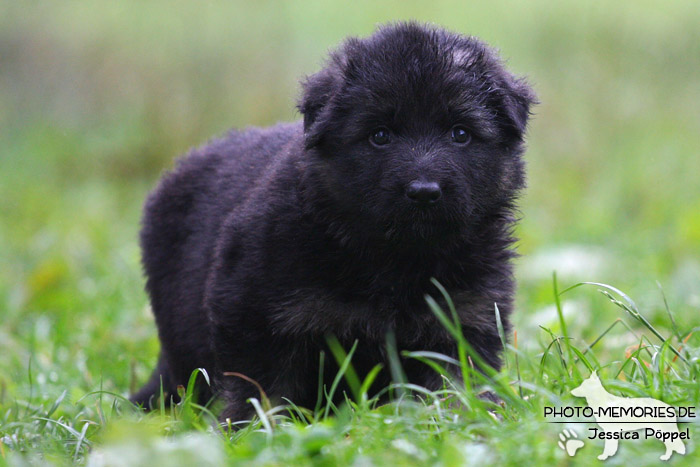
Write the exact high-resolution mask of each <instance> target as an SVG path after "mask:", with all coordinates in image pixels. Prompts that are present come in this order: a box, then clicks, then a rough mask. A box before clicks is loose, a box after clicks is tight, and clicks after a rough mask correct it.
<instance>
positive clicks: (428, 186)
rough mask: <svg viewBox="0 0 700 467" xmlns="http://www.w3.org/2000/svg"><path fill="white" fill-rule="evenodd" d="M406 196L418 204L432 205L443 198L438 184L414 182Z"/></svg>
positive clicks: (409, 186) (410, 184)
mask: <svg viewBox="0 0 700 467" xmlns="http://www.w3.org/2000/svg"><path fill="white" fill-rule="evenodd" d="M406 196H408V197H409V198H411V200H413V201H415V202H416V203H422V204H432V203H434V202H435V201H437V200H438V199H440V196H442V190H441V189H440V185H438V184H437V182H423V181H420V180H414V181H412V182H411V183H409V184H408V186H407V187H406Z"/></svg>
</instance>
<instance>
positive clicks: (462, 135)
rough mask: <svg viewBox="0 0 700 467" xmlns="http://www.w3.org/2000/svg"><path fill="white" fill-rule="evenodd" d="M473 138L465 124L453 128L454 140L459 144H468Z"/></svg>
mask: <svg viewBox="0 0 700 467" xmlns="http://www.w3.org/2000/svg"><path fill="white" fill-rule="evenodd" d="M471 140H472V135H470V134H469V132H468V131H467V129H466V128H464V127H463V126H459V125H458V126H456V127H454V128H452V141H454V142H455V143H459V144H467V143H469V141H471Z"/></svg>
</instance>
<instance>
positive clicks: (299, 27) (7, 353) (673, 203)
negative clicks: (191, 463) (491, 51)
mask: <svg viewBox="0 0 700 467" xmlns="http://www.w3.org/2000/svg"><path fill="white" fill-rule="evenodd" d="M411 18H413V19H419V20H422V21H430V22H435V23H438V24H440V25H443V26H446V27H448V28H450V29H452V30H455V31H459V32H462V33H466V34H473V35H477V36H479V37H481V38H483V39H485V40H486V41H487V42H489V43H490V44H492V45H493V46H495V47H497V48H499V49H500V50H501V53H502V55H503V56H504V58H505V59H506V60H507V62H508V65H509V67H510V68H511V69H512V70H513V71H515V72H516V73H518V74H522V75H527V76H528V77H529V80H530V82H531V83H532V85H533V86H534V88H535V89H536V91H537V93H538V95H539V98H540V100H541V104H540V105H539V106H537V107H536V108H535V109H534V110H535V115H534V117H533V119H532V125H531V127H530V132H529V133H530V136H529V151H528V153H527V160H528V164H529V188H528V190H527V193H526V195H525V196H524V198H523V199H522V203H521V208H522V217H523V220H522V222H521V224H520V226H519V228H518V234H519V236H520V238H521V241H520V243H519V251H520V253H521V254H522V255H523V256H522V258H521V259H520V260H519V261H518V279H519V282H520V290H519V295H518V304H519V307H518V308H519V309H518V311H517V318H516V329H517V330H518V332H519V333H520V334H521V336H522V337H520V341H519V345H520V346H521V347H526V348H527V347H528V346H530V347H533V348H536V345H534V344H536V343H537V340H538V339H539V337H538V336H539V335H538V333H537V326H538V325H546V326H549V327H553V328H556V323H555V321H554V320H555V314H554V313H553V308H552V306H551V305H552V303H553V299H552V287H551V274H552V271H553V270H557V271H558V274H559V278H560V282H561V283H562V285H563V286H566V285H571V284H573V283H575V282H577V281H582V280H587V281H600V282H607V283H609V284H612V285H615V286H616V287H618V288H620V289H622V290H624V291H625V292H627V293H628V294H629V295H630V296H632V297H633V298H635V300H636V301H637V302H638V304H639V305H640V308H641V309H642V310H643V311H644V312H645V313H647V315H648V316H649V317H650V319H651V320H652V322H655V323H660V324H659V325H660V326H661V328H662V329H664V326H667V324H668V320H667V319H666V318H667V317H666V314H665V311H663V298H662V295H661V293H660V291H659V287H658V285H657V281H658V283H659V284H660V285H661V286H662V287H663V290H664V291H665V293H666V296H667V298H668V302H669V305H670V306H671V309H672V310H673V311H674V313H675V316H676V319H677V321H679V323H680V324H681V325H682V326H683V328H684V329H690V328H691V327H692V326H694V325H698V324H700V317H699V316H698V315H699V313H698V311H699V308H700V157H699V156H700V27H698V25H700V5H699V4H698V2H697V0H688V1H674V2H652V1H645V0H642V1H629V2H609V1H606V2H603V1H579V2H562V1H549V0H536V1H529V2H502V1H492V2H476V1H474V2H464V1H461V2H458V1H433V2H423V1H415V2H414V1H389V2H376V1H364V0H362V1H352V2H350V1H343V2H321V1H308V2H293V1H288V2H287V1H278V2H271V1H256V2H246V1H228V2H208V1H207V2H188V3H184V2H183V3H180V2H173V1H150V2H141V1H120V2H10V1H3V2H0V355H2V357H1V358H0V404H1V403H2V402H3V401H4V402H5V403H9V402H10V401H12V400H14V398H21V397H24V395H26V392H27V391H28V389H27V388H28V387H29V386H28V384H29V383H28V381H29V379H30V378H31V380H32V384H33V387H34V390H35V391H38V392H39V393H40V394H42V395H44V396H43V397H46V398H49V397H54V398H55V397H56V395H57V394H60V392H61V391H62V390H63V389H64V388H69V391H70V395H71V397H73V398H74V399H75V398H77V397H80V396H82V395H83V394H84V393H85V391H88V390H94V389H96V388H98V387H100V385H102V386H103V387H104V388H106V389H110V390H114V391H116V392H118V393H122V394H124V393H126V391H128V390H129V388H130V387H133V386H134V385H135V384H138V383H140V382H143V381H144V379H145V377H146V375H147V373H148V372H149V371H150V368H151V366H152V364H153V363H154V361H155V357H156V354H157V351H158V341H157V337H156V330H155V326H154V325H153V322H152V318H151V316H150V312H149V310H148V307H147V299H146V296H145V294H144V292H143V278H142V275H141V269H140V265H139V250H138V243H137V232H138V228H139V217H140V209H141V204H142V202H143V199H144V197H145V196H146V193H147V192H148V190H149V189H150V188H151V187H153V186H154V183H155V182H156V180H157V179H158V177H159V175H160V174H161V173H162V171H163V170H165V169H168V168H170V167H172V165H173V160H174V158H175V157H176V156H177V155H179V154H182V153H183V152H185V151H187V150H188V148H190V147H193V146H196V145H199V144H201V143H203V142H205V141H206V140H207V139H208V138H210V137H213V136H216V135H217V134H220V133H222V132H224V131H225V130H226V129H228V128H229V127H232V126H235V127H242V126H246V125H269V124H273V123H275V122H277V121H282V120H293V119H296V118H299V115H298V114H297V112H296V111H295V108H294V105H295V102H296V98H297V96H298V92H299V90H298V79H299V78H300V77H302V76H304V75H306V74H310V73H313V72H314V71H315V70H317V69H318V68H319V66H320V64H321V63H322V60H323V58H324V56H325V55H326V53H327V51H328V49H329V48H331V47H334V46H335V45H337V44H338V43H339V41H341V40H342V39H343V38H344V37H346V36H348V35H367V34H369V33H371V32H372V31H373V29H374V28H375V26H376V25H377V24H378V23H382V22H385V21H388V20H397V19H411ZM605 303H606V302H605V300H604V299H602V298H600V297H599V296H598V295H597V294H596V293H595V291H590V293H589V292H584V291H578V290H577V291H576V292H575V293H572V295H571V297H570V299H568V300H567V301H566V302H565V304H564V306H565V312H566V313H567V315H568V318H569V319H570V322H571V323H572V324H570V325H569V331H570V332H571V333H572V334H574V335H575V336H576V337H577V338H583V339H588V340H590V339H591V338H592V337H593V336H596V335H598V334H600V332H602V331H603V329H604V327H606V326H607V325H608V324H610V322H611V321H612V320H614V319H615V318H616V317H617V316H618V315H617V311H615V309H614V307H610V306H607V305H605ZM618 337H619V342H618V341H615V340H614V339H609V340H608V341H607V344H608V347H607V350H606V351H607V352H610V353H611V354H613V355H614V356H616V357H618V358H621V354H622V351H623V349H624V347H625V346H627V345H631V344H634V343H635V342H634V340H633V339H632V340H631V341H630V340H629V339H628V337H626V335H625V334H622V333H621V334H619V336H618ZM30 356H33V358H32V359H31V361H32V363H31V366H32V368H31V370H30V371H28V368H29V366H30V364H29V362H30Z"/></svg>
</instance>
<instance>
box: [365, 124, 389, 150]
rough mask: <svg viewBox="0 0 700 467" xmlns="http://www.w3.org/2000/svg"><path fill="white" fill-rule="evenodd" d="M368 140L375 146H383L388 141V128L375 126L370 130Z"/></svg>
mask: <svg viewBox="0 0 700 467" xmlns="http://www.w3.org/2000/svg"><path fill="white" fill-rule="evenodd" d="M369 140H370V141H371V142H372V143H373V144H376V145H377V146H383V145H385V144H387V143H388V142H389V130H387V129H386V128H377V129H376V130H374V131H373V132H372V136H370V137H369Z"/></svg>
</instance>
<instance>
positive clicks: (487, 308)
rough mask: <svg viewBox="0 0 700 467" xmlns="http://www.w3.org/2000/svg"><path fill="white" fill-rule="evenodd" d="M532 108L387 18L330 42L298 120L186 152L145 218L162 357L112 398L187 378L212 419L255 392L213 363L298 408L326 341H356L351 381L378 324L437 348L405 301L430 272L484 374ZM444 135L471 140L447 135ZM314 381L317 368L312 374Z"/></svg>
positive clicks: (414, 306)
mask: <svg viewBox="0 0 700 467" xmlns="http://www.w3.org/2000/svg"><path fill="white" fill-rule="evenodd" d="M533 101H534V95H533V93H532V91H531V90H530V88H529V87H528V86H527V85H526V84H525V82H524V81H522V80H520V79H517V78H515V77H514V76H513V75H511V74H510V73H508V72H507V71H506V70H505V69H504V67H503V65H502V63H501V62H500V60H499V59H498V57H497V56H496V54H495V52H494V51H493V50H491V49H490V48H489V47H487V46H486V45H485V44H484V43H482V42H480V41H479V40H477V39H475V38H471V37H464V36H461V35H458V34H453V33H450V32H446V31H445V30H442V29H439V28H434V27H429V26H423V25H419V24H415V23H400V24H393V25H389V26H385V27H382V28H380V29H379V30H378V31H377V32H376V33H375V34H373V35H372V36H370V37H368V38H365V39H356V38H351V39H348V40H347V41H345V43H344V44H343V45H342V46H341V47H340V48H339V49H338V50H336V51H335V52H333V53H331V56H330V60H329V61H328V62H327V64H326V66H325V68H323V69H322V70H321V71H319V72H318V73H316V74H314V75H312V76H310V77H308V79H306V81H305V82H304V83H303V96H302V98H301V100H300V103H299V109H300V111H301V112H302V114H303V116H304V120H303V123H302V122H299V123H290V124H280V125H276V126H274V127H271V128H266V129H247V130H244V131H233V132H231V133H229V134H228V135H226V136H225V137H223V138H221V139H219V140H216V141H213V142H211V143H210V144H208V145H206V146H204V147H202V148H200V149H197V150H194V151H192V152H191V153H190V154H189V155H187V156H186V157H185V158H184V159H182V160H181V161H180V163H179V164H178V166H177V168H176V169H175V170H173V171H172V172H170V173H168V174H167V175H166V176H164V177H163V179H162V181H161V182H160V185H159V186H158V187H157V188H156V190H155V191H154V192H153V193H152V194H151V195H150V196H149V198H148V201H147V203H146V207H145V215H144V219H143V230H142V232H141V244H142V248H143V264H144V267H145V271H146V275H147V277H148V282H147V290H148V292H149V294H150V298H151V304H152V308H153V313H154V314H155V317H156V321H157V324H158V330H159V334H160V340H161V344H162V352H161V356H160V360H159V363H158V365H157V367H156V369H155V371H154V373H153V376H152V378H151V380H150V382H149V383H147V384H146V386H145V387H144V388H143V389H141V391H140V392H138V394H136V395H134V396H133V399H132V400H133V401H135V402H137V403H140V404H143V405H144V406H148V405H149V403H150V402H151V401H152V398H153V396H154V395H155V394H157V393H158V391H159V387H160V381H161V378H162V381H163V385H164V388H165V390H166V391H167V392H169V393H171V394H176V388H177V385H180V384H183V385H184V384H186V383H187V380H188V378H189V376H190V373H191V372H192V371H193V370H194V369H195V368H198V367H202V368H205V369H207V371H208V373H209V374H210V375H211V376H212V378H213V381H214V384H213V386H212V387H213V388H214V390H213V392H212V391H211V390H210V389H209V388H208V387H207V386H206V385H202V386H201V388H200V390H201V391H202V392H203V394H202V398H203V399H206V398H208V397H210V396H212V395H214V394H218V395H222V396H223V397H224V398H225V401H226V404H227V406H226V409H225V411H224V414H223V417H230V418H231V419H233V420H237V419H242V418H245V417H247V416H248V415H249V414H250V405H249V404H247V403H246V399H248V398H250V397H258V394H257V389H256V387H255V386H254V385H253V384H251V383H250V382H248V381H246V380H245V379H242V378H239V377H235V376H231V375H226V374H225V373H229V372H236V373H241V374H243V375H246V376H247V377H249V378H252V379H253V380H255V381H257V382H258V383H259V384H260V385H261V386H262V388H263V389H264V390H265V391H266V393H267V394H268V395H269V396H270V397H271V398H273V400H279V399H280V398H282V397H286V398H288V399H290V400H292V401H293V402H295V403H297V404H299V405H302V406H306V407H312V406H313V405H314V403H315V401H316V397H317V384H318V374H319V370H320V368H319V353H320V351H322V350H323V349H324V348H325V346H326V342H327V341H326V336H328V335H334V336H336V337H337V338H338V340H339V341H340V343H341V344H343V345H344V346H345V348H346V349H347V348H349V347H350V346H351V345H352V343H353V342H354V341H355V340H357V341H359V345H358V346H357V352H356V354H355V356H354V358H353V365H354V367H355V369H356V370H357V371H358V372H359V373H363V372H367V371H369V369H371V368H372V367H373V366H374V365H375V364H376V363H379V362H384V363H386V346H385V342H386V336H387V333H388V332H393V335H394V336H395V339H396V343H397V346H398V349H399V350H431V351H436V352H441V353H444V354H447V355H453V356H454V355H455V352H456V348H455V344H454V342H453V339H452V338H450V337H449V335H448V334H447V332H446V331H445V330H444V329H443V327H442V326H441V325H440V324H439V322H438V321H437V319H436V318H435V317H434V315H433V314H432V313H431V311H430V310H429V309H428V307H427V305H426V302H425V299H424V296H425V295H426V294H430V295H432V296H434V297H437V296H439V294H438V293H437V290H436V289H435V288H434V286H433V285H432V284H431V282H430V279H431V278H436V279H437V280H438V281H439V282H440V283H441V284H442V285H443V286H445V287H446V289H447V290H448V291H449V293H450V295H451V297H452V299H453V300H454V302H455V304H456V306H457V309H458V313H459V316H460V318H461V321H462V325H463V331H464V334H465V336H466V337H467V339H468V340H469V342H470V343H471V345H472V346H473V347H474V348H475V349H476V350H477V351H478V352H479V353H480V354H481V356H482V357H483V358H484V360H485V361H486V362H487V363H488V364H490V365H492V366H494V367H499V366H500V356H499V353H500V351H501V350H502V345H501V341H500V339H499V337H498V332H497V326H496V319H495V316H494V303H497V304H498V307H499V309H500V313H501V317H502V319H503V320H504V324H505V325H506V327H507V326H508V316H509V314H510V312H511V308H512V300H513V293H514V280H513V276H512V270H511V264H510V261H511V259H512V257H513V256H514V253H513V252H512V250H511V244H512V243H513V241H514V239H513V237H512V234H511V229H512V226H513V223H514V216H513V210H514V201H515V199H516V197H517V195H518V192H519V191H520V190H521V189H522V187H523V186H524V164H523V161H522V159H521V153H522V152H523V136H524V132H525V127H526V123H527V120H528V115H529V108H530V105H531V104H532V103H533ZM455 126H457V128H458V129H466V130H467V132H468V133H467V136H466V138H467V139H468V138H471V141H468V142H464V141H462V142H459V141H454V139H453V135H454V131H459V130H455ZM378 129H381V130H383V131H384V133H382V134H381V135H379V136H375V137H373V136H372V135H375V134H376V133H377V130H378ZM384 136H386V139H384ZM463 139H464V138H463ZM378 143H384V144H378ZM416 187H418V188H416ZM421 187H423V188H421ZM425 187H428V188H427V189H425ZM436 187H437V188H436ZM411 188H413V189H414V191H415V190H416V189H417V190H418V191H419V192H421V193H423V194H425V193H426V190H427V193H428V198H429V199H422V201H421V196H418V198H416V196H414V197H413V198H411V197H409V196H408V195H409V194H410V190H411ZM421 190H423V191H421ZM436 197H439V199H437V200H436V199H435V198H436ZM422 198H425V196H423V197H422ZM330 360H333V359H332V358H330V357H327V358H326V362H329V361H330ZM403 363H404V371H405V372H406V375H407V377H408V379H409V380H410V381H411V382H414V383H417V384H420V385H423V386H426V387H428V388H433V389H435V388H437V387H439V386H440V385H441V381H440V379H439V378H438V376H437V375H436V374H435V373H434V372H433V371H432V370H430V369H429V368H428V367H427V366H424V365H422V364H419V363H417V362H412V361H408V360H407V361H405V362H403ZM385 368H386V365H385ZM324 373H325V375H326V377H327V378H332V377H333V376H335V372H334V371H333V367H332V365H330V364H329V366H328V368H326V369H325V372H324ZM384 373H387V372H386V371H385V372H384ZM388 381H389V376H388V374H384V375H383V377H382V378H380V379H379V382H378V384H380V385H381V384H385V383H387V382H388Z"/></svg>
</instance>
